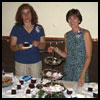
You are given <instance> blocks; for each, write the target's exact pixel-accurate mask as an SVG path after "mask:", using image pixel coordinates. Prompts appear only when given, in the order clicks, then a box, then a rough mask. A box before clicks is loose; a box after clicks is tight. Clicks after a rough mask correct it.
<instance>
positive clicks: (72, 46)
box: [63, 29, 88, 82]
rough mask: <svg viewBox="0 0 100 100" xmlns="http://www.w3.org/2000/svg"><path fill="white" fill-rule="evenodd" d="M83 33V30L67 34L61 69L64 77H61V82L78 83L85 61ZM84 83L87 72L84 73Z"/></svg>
mask: <svg viewBox="0 0 100 100" xmlns="http://www.w3.org/2000/svg"><path fill="white" fill-rule="evenodd" d="M84 32H85V29H81V31H80V32H75V33H72V31H69V32H67V35H66V47H67V57H66V61H65V65H64V68H63V72H66V76H64V77H63V80H68V81H78V79H79V77H80V74H81V72H82V69H83V67H84V63H85V59H86V49H85V42H84ZM85 82H88V71H87V72H86V80H85Z"/></svg>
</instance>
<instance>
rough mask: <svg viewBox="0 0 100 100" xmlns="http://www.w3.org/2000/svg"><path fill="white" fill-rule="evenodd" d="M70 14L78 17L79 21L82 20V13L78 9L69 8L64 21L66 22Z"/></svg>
mask: <svg viewBox="0 0 100 100" xmlns="http://www.w3.org/2000/svg"><path fill="white" fill-rule="evenodd" d="M72 15H75V16H76V17H78V19H79V21H80V23H81V22H82V15H81V13H80V12H79V10H78V9H71V10H69V11H68V13H67V14H66V21H67V22H68V18H69V17H71V16H72ZM80 23H79V24H80Z"/></svg>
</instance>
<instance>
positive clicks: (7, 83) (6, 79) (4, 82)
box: [2, 76, 13, 87]
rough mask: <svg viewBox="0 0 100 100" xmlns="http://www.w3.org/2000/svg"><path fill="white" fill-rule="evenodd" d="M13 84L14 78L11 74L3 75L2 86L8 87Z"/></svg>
mask: <svg viewBox="0 0 100 100" xmlns="http://www.w3.org/2000/svg"><path fill="white" fill-rule="evenodd" d="M12 84H13V79H12V77H10V76H3V77H2V87H7V86H10V85H12Z"/></svg>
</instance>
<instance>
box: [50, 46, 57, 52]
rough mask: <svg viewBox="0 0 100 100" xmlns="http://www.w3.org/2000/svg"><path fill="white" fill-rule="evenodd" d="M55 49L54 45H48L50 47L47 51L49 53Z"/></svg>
mask: <svg viewBox="0 0 100 100" xmlns="http://www.w3.org/2000/svg"><path fill="white" fill-rule="evenodd" d="M55 49H56V48H55V47H53V46H50V47H49V48H48V52H49V53H51V52H52V51H53V50H54V51H55Z"/></svg>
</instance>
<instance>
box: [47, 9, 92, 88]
mask: <svg viewBox="0 0 100 100" xmlns="http://www.w3.org/2000/svg"><path fill="white" fill-rule="evenodd" d="M66 20H67V22H68V23H69V26H70V27H71V28H72V30H70V31H69V32H67V33H66V34H65V36H64V38H65V51H61V50H60V49H58V48H57V47H49V48H48V51H49V52H52V50H55V52H57V53H58V54H59V55H60V56H62V57H64V58H66V61H65V65H64V68H63V71H64V72H66V76H64V77H63V80H68V81H77V82H78V86H80V87H82V86H83V85H84V82H88V81H89V79H88V67H89V64H90V61H91V56H92V39H91V36H90V32H89V31H88V30H86V29H84V28H81V27H80V26H79V24H80V23H81V22H82V16H81V13H80V12H79V10H78V9H71V10H69V11H68V13H67V14H66Z"/></svg>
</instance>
